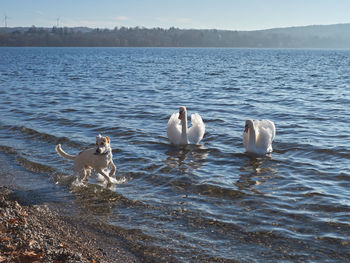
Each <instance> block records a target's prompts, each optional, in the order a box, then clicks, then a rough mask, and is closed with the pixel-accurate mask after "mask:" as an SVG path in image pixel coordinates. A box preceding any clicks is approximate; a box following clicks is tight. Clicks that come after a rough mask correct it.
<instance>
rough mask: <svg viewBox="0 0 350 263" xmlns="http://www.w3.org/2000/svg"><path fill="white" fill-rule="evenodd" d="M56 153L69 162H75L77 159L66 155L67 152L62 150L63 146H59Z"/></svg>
mask: <svg viewBox="0 0 350 263" xmlns="http://www.w3.org/2000/svg"><path fill="white" fill-rule="evenodd" d="M56 151H57V153H58V154H59V155H60V156H61V157H63V158H66V159H68V160H74V159H75V156H73V155H70V154H68V153H66V152H65V151H63V150H62V148H61V144H57V146H56Z"/></svg>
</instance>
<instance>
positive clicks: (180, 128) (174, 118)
mask: <svg viewBox="0 0 350 263" xmlns="http://www.w3.org/2000/svg"><path fill="white" fill-rule="evenodd" d="M179 120H181V125H180V121H179ZM191 123H192V126H191V128H187V111H186V107H185V106H181V107H180V109H179V113H177V112H174V113H173V114H172V115H171V117H170V119H169V121H168V127H167V130H166V131H167V134H168V138H169V141H171V142H172V143H173V144H198V143H199V142H200V141H201V140H202V138H203V136H204V133H205V125H204V122H203V120H202V117H201V116H200V115H199V114H198V113H194V114H192V115H191Z"/></svg>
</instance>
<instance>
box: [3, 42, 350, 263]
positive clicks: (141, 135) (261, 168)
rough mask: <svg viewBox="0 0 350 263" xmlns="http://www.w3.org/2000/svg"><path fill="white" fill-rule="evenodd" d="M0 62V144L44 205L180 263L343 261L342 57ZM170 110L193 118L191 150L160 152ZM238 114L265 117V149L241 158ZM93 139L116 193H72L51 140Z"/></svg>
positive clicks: (32, 55) (56, 53) (345, 56)
mask: <svg viewBox="0 0 350 263" xmlns="http://www.w3.org/2000/svg"><path fill="white" fill-rule="evenodd" d="M0 58H1V59H0V102H1V103H0V116H1V119H0V149H1V150H2V151H3V152H5V153H6V154H7V155H8V154H10V155H12V156H15V157H14V160H15V162H16V165H19V166H20V167H22V168H23V169H24V170H26V171H30V173H29V172H28V173H26V172H23V176H28V178H26V180H23V183H22V184H23V185H22V187H24V188H25V189H29V190H31V189H36V191H37V192H39V193H41V195H43V196H46V198H44V200H45V201H46V202H52V200H56V202H57V203H60V204H65V202H71V201H69V200H74V201H72V202H74V204H75V205H74V206H72V207H74V209H82V210H84V211H87V212H88V213H89V214H91V215H95V216H96V217H98V218H99V219H101V220H103V221H104V222H105V223H107V224H111V225H115V226H118V227H120V228H123V229H131V230H137V231H138V232H139V233H142V236H143V238H139V239H137V240H135V242H138V243H139V244H141V245H142V246H144V247H145V249H146V250H147V247H153V248H154V247H159V248H162V249H166V250H168V251H170V254H171V255H172V256H173V257H174V258H175V259H178V260H179V261H183V262H190V261H191V262H193V261H203V260H208V261H216V260H228V261H231V260H232V261H234V260H236V261H238V262H262V261H263V262H276V261H285V262H288V261H309V262H312V261H314V262H319V261H324V262H345V261H350V254H349V251H350V238H349V236H350V219H349V213H350V171H349V167H350V150H349V148H350V134H349V119H350V110H349V105H350V87H349V86H350V77H349V76H350V74H349V73H350V51H341V50H264V49H186V48H180V49H176V48H1V49H0ZM180 105H186V106H187V110H188V113H189V115H190V114H191V113H194V112H198V113H199V114H200V115H201V116H202V118H203V120H204V122H205V124H206V134H205V136H204V138H203V141H202V144H201V145H191V146H187V147H175V146H172V145H170V144H169V142H168V140H167V137H166V125H167V121H168V118H169V117H170V115H171V114H172V113H173V112H175V111H177V110H178V107H179V106H180ZM247 118H253V119H262V118H264V119H270V120H272V121H274V122H275V125H276V138H275V141H274V143H273V148H274V151H273V153H272V154H270V155H268V156H262V157H254V156H249V155H247V154H245V153H244V148H243V145H242V139H241V138H242V132H243V129H244V122H245V119H247ZM98 133H102V134H103V135H108V136H109V137H110V138H111V144H112V148H113V156H114V162H115V163H116V164H117V167H118V172H117V178H118V184H116V185H115V186H114V187H112V188H111V189H106V188H105V187H104V186H103V185H101V183H99V181H98V180H97V179H96V177H94V176H92V177H91V178H90V180H89V184H88V186H87V187H78V188H77V187H75V188H74V187H72V183H73V181H74V176H73V172H72V163H71V162H68V161H66V160H64V159H62V158H61V157H59V156H58V155H57V154H56V152H55V150H54V148H55V145H56V144H57V143H61V144H62V148H63V149H64V150H65V151H67V152H68V153H71V154H76V153H78V152H79V151H81V150H82V149H84V148H87V147H93V145H94V141H95V136H96V135H97V134H98ZM4 169H6V168H4V167H2V170H4ZM9 173H11V169H10V171H9ZM16 176H17V177H16V178H18V177H20V175H18V174H17V175H16ZM43 178H44V179H43ZM42 181H44V182H45V183H44V184H43V185H42V187H41V188H40V187H38V185H39V184H40V183H41V182H42ZM21 182H22V180H15V181H14V183H15V184H18V185H21ZM76 207H78V208H76Z"/></svg>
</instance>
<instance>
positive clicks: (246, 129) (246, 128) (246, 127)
mask: <svg viewBox="0 0 350 263" xmlns="http://www.w3.org/2000/svg"><path fill="white" fill-rule="evenodd" d="M248 130H249V126H248V124H246V125H245V127H244V132H248Z"/></svg>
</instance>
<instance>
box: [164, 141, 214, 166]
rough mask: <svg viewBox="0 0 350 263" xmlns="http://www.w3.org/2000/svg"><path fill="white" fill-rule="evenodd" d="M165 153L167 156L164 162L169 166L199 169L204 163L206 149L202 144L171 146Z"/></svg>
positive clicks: (206, 153) (206, 154)
mask: <svg viewBox="0 0 350 263" xmlns="http://www.w3.org/2000/svg"><path fill="white" fill-rule="evenodd" d="M165 154H166V155H167V156H168V157H167V158H166V160H165V163H166V164H167V166H169V167H170V168H180V169H184V170H187V169H188V168H192V169H199V168H201V167H202V166H203V165H204V164H205V163H206V161H205V159H206V158H207V156H208V149H207V148H205V147H204V146H203V145H186V146H179V147H177V146H173V145H172V146H171V147H170V148H169V149H168V150H167V151H166V152H165Z"/></svg>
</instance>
